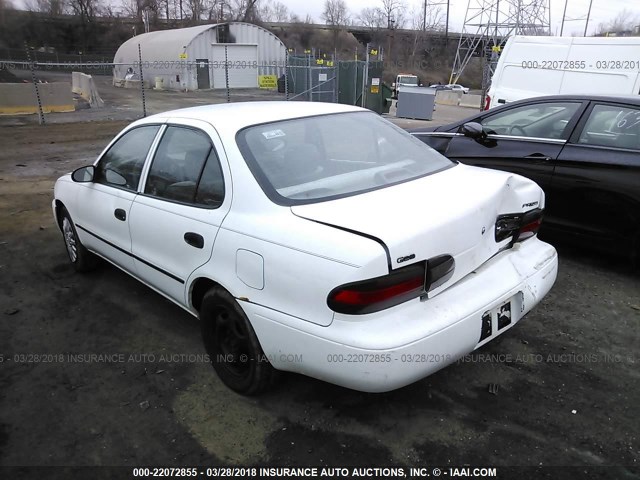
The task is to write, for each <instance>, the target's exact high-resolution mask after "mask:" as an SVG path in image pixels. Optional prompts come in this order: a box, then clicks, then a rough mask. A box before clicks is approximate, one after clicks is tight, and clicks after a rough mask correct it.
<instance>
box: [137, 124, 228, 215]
mask: <svg viewBox="0 0 640 480" xmlns="http://www.w3.org/2000/svg"><path fill="white" fill-rule="evenodd" d="M144 193H146V194H148V195H152V196H154V197H158V198H163V199H165V200H172V201H177V202H183V203H190V204H199V205H203V206H208V207H216V206H220V204H221V203H222V200H223V198H224V182H223V180H222V170H221V168H220V162H219V161H218V157H217V155H216V153H215V151H214V149H213V145H212V144H211V140H210V139H209V136H208V135H207V134H206V133H204V132H202V131H200V130H195V129H192V128H188V127H176V126H170V127H168V128H167V130H166V131H165V133H164V135H163V136H162V140H161V141H160V144H159V145H158V149H157V151H156V154H155V156H154V158H153V163H152V164H151V168H150V170H149V175H148V178H147V183H146V185H145V189H144Z"/></svg>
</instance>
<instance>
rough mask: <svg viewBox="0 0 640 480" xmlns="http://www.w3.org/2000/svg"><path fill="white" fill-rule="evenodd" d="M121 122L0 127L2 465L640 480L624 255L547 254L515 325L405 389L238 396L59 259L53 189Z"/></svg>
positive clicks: (109, 284)
mask: <svg viewBox="0 0 640 480" xmlns="http://www.w3.org/2000/svg"><path fill="white" fill-rule="evenodd" d="M126 123H127V122H125V121H101V122H100V121H94V122H89V123H74V124H55V125H47V126H46V127H39V126H37V125H26V126H13V127H12V126H6V125H5V126H1V127H0V292H1V295H0V318H2V322H1V323H0V362H1V363H0V466H12V465H13V466H15V465H22V466H25V465H26V466H53V465H58V466H82V465H122V466H136V465H225V464H226V465H265V464H266V465H307V464H313V465H318V466H325V465H340V466H345V465H405V466H418V465H420V466H428V465H441V466H447V465H457V466H461V465H465V464H467V465H468V464H471V465H490V466H498V467H503V466H511V465H517V466H540V465H542V466H580V467H581V468H580V469H579V470H577V471H576V472H578V473H575V474H572V476H573V478H640V476H639V473H640V470H639V469H640V465H639V457H640V441H639V438H638V435H639V431H640V422H639V421H638V405H639V404H640V381H639V380H640V378H639V377H640V375H639V374H638V351H639V349H638V345H640V341H639V340H640V338H639V333H638V332H639V331H640V329H639V326H640V276H638V275H637V274H635V273H633V272H631V271H630V270H629V268H628V267H627V266H626V265H623V264H619V263H616V262H615V261H614V260H610V259H607V258H601V257H596V256H594V255H592V254H589V253H588V252H576V251H573V250H572V249H570V248H567V247H560V248H559V252H560V270H559V277H558V280H557V283H556V285H555V287H554V288H553V289H552V291H551V293H550V294H549V295H548V296H547V297H546V298H545V299H544V300H543V302H542V303H541V304H540V305H539V306H538V307H537V308H536V309H535V310H534V311H533V312H532V313H530V314H529V315H528V316H527V317H526V318H525V319H524V320H523V321H522V322H521V323H519V324H518V325H517V326H516V327H515V328H514V329H512V330H510V331H509V332H508V333H507V334H505V335H503V336H502V337H500V339H499V340H497V341H495V342H492V343H491V344H489V345H488V346H486V347H485V348H483V349H481V350H480V351H478V352H476V353H475V354H474V355H473V356H471V357H468V358H467V359H465V361H461V362H459V363H457V364H454V365H452V366H450V367H448V368H446V369H444V370H441V371H440V372H438V373H436V374H435V375H432V376H431V377H428V378H426V379H424V380H422V381H419V382H417V383H415V384H413V385H410V386H408V387H405V388H403V389H400V390H397V391H394V392H391V393H385V394H375V395H374V394H365V393H358V392H354V391H350V390H347V389H343V388H340V387H335V386H331V385H328V384H325V383H322V382H320V381H316V380H313V379H310V378H305V377H302V376H297V375H292V374H291V375H284V376H283V378H282V379H281V381H280V383H279V384H278V385H277V387H276V388H275V390H273V391H272V392H270V393H268V394H266V395H264V396H262V397H259V398H244V397H240V396H238V395H235V394H234V393H232V392H231V391H229V390H228V389H227V388H225V387H224V386H223V385H222V384H221V383H220V381H219V380H218V379H217V377H216V376H215V375H214V372H213V370H212V368H211V367H210V366H209V365H208V364H206V363H204V362H203V361H202V355H203V354H204V349H203V347H202V344H201V340H200V331H199V326H198V323H197V320H195V319H194V318H192V317H190V316H189V315H188V314H186V313H185V312H183V311H182V310H181V309H179V308H178V307H176V306H174V305H173V304H171V303H170V302H168V301H167V300H165V299H163V298H162V297H161V296H159V295H158V294H156V293H154V292H153V291H151V290H150V289H148V288H146V287H145V286H143V285H142V284H140V283H138V282H136V281H135V280H133V279H132V278H130V277H128V276H127V275H125V274H124V273H122V272H121V271H120V270H118V269H116V268H115V267H112V266H110V265H103V266H102V267H101V268H100V269H99V270H98V271H96V272H94V273H92V274H89V275H77V274H74V273H73V272H72V270H71V268H70V267H69V265H68V262H67V257H66V253H65V250H64V247H63V242H62V238H61V235H60V233H59V231H58V230H57V228H56V226H55V225H54V223H53V220H52V215H51V206H50V202H51V197H52V189H53V182H54V180H55V178H57V177H58V176H59V175H61V174H63V173H65V172H68V171H70V170H72V169H74V168H76V167H78V166H81V165H83V164H87V163H89V162H91V161H93V159H94V158H95V156H96V155H97V154H98V153H99V151H100V150H101V149H102V148H103V147H104V145H105V144H106V142H107V141H108V140H109V139H110V138H111V137H112V136H113V135H114V134H115V133H117V132H118V131H119V130H120V129H121V128H122V127H123V126H124V125H126ZM92 353H93V354H110V355H114V354H118V355H122V357H117V358H122V361H119V360H118V361H105V359H101V358H99V357H97V358H90V357H87V355H89V354H92ZM112 360H113V359H112ZM490 390H491V392H493V393H491V392H490ZM596 467H600V468H596ZM0 472H1V471H0ZM41 473H42V472H41ZM576 475H577V476H576ZM0 476H2V475H1V473H0ZM7 478H9V477H7ZM39 478H44V477H43V476H42V475H40V476H39ZM60 478H65V476H64V475H62V474H61V475H60ZM499 478H506V477H499ZM520 478H568V477H563V475H561V474H552V476H550V477H543V476H541V475H537V476H535V475H534V476H531V477H527V476H526V475H524V476H520Z"/></svg>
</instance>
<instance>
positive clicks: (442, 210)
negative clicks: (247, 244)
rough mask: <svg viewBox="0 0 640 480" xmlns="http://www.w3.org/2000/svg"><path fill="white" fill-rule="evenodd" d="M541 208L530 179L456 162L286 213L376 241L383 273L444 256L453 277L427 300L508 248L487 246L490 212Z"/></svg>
mask: <svg viewBox="0 0 640 480" xmlns="http://www.w3.org/2000/svg"><path fill="white" fill-rule="evenodd" d="M543 207H544V193H543V192H542V189H540V187H538V185H536V184H535V183H534V182H532V181H531V180H528V179H526V178H524V177H521V176H519V175H514V174H509V173H505V172H500V171H496V170H488V169H483V168H476V167H469V166H466V165H461V164H459V165H456V166H455V167H453V168H450V169H447V170H445V171H442V172H439V173H436V174H433V175H429V176H426V177H423V178H420V179H417V180H412V181H409V182H405V183H401V184H398V185H393V186H390V187H386V188H382V189H379V190H375V191H372V192H367V193H363V194H360V195H354V196H351V197H345V198H342V199H338V200H332V201H327V202H320V203H313V204H308V205H296V206H292V207H291V210H292V212H293V213H294V214H295V215H297V216H299V217H302V218H306V219H308V220H313V221H317V222H322V223H325V224H328V225H332V226H335V227H338V228H342V229H348V230H353V231H356V232H359V233H362V234H365V235H368V236H373V237H375V238H377V239H379V240H380V241H382V242H383V243H384V244H385V245H386V247H387V249H388V252H389V263H390V268H391V269H396V268H400V267H404V266H406V265H410V264H412V263H416V262H421V261H424V260H427V259H429V258H433V257H436V256H439V255H451V256H452V257H453V258H454V259H455V271H454V274H453V276H452V277H451V279H449V280H448V281H447V282H446V283H445V284H443V285H442V286H440V287H438V288H437V289H435V290H434V291H433V292H432V293H431V295H435V294H437V293H439V292H440V291H442V290H444V289H446V288H447V287H448V286H450V285H452V284H453V283H455V282H456V281H457V280H459V279H460V278H462V277H464V276H466V275H468V274H469V273H470V272H472V271H474V270H475V269H477V268H478V267H480V266H481V265H482V264H483V263H484V262H486V261H487V260H488V259H489V258H491V257H492V256H494V255H495V254H496V253H498V252H499V251H500V250H501V249H502V248H503V247H504V246H505V245H508V243H509V240H508V239H507V240H503V241H502V242H500V243H497V242H496V241H495V236H494V229H495V222H496V217H497V216H498V215H501V214H508V213H520V212H524V211H528V210H531V209H533V208H543ZM413 255H415V257H413Z"/></svg>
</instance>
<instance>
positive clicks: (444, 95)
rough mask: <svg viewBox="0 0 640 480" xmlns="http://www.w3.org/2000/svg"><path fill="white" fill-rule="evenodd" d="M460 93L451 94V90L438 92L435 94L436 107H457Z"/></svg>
mask: <svg viewBox="0 0 640 480" xmlns="http://www.w3.org/2000/svg"><path fill="white" fill-rule="evenodd" d="M460 97H462V92H452V91H451V90H440V91H438V92H436V103H437V104H438V105H458V104H459V103H460Z"/></svg>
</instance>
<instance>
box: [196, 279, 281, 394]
mask: <svg viewBox="0 0 640 480" xmlns="http://www.w3.org/2000/svg"><path fill="white" fill-rule="evenodd" d="M199 313H200V325H201V329H202V339H203V342H204V346H205V349H206V350H207V354H208V355H209V360H210V361H211V364H212V365H213V368H214V369H215V371H216V373H217V374H218V376H219V377H220V379H221V380H222V382H223V383H224V384H225V385H227V386H228V387H229V388H231V389H232V390H235V391H236V392H238V393H241V394H243V395H256V394H258V393H261V392H263V391H265V390H266V389H268V388H269V387H270V386H271V385H272V383H273V381H274V379H275V370H274V368H273V367H272V366H271V364H270V363H269V361H268V359H267V358H266V356H265V354H264V352H263V351H262V348H261V347H260V343H259V342H258V338H257V337H256V334H255V332H254V331H253V327H252V326H251V323H250V322H249V319H248V318H247V316H246V315H245V313H244V311H243V310H242V308H241V307H240V305H239V304H238V302H237V301H236V300H235V298H233V296H232V295H231V294H230V293H229V292H227V291H226V290H224V289H222V288H220V287H216V288H212V289H211V290H209V291H208V292H207V293H206V294H205V296H204V298H203V299H202V304H201V306H200V312H199Z"/></svg>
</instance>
